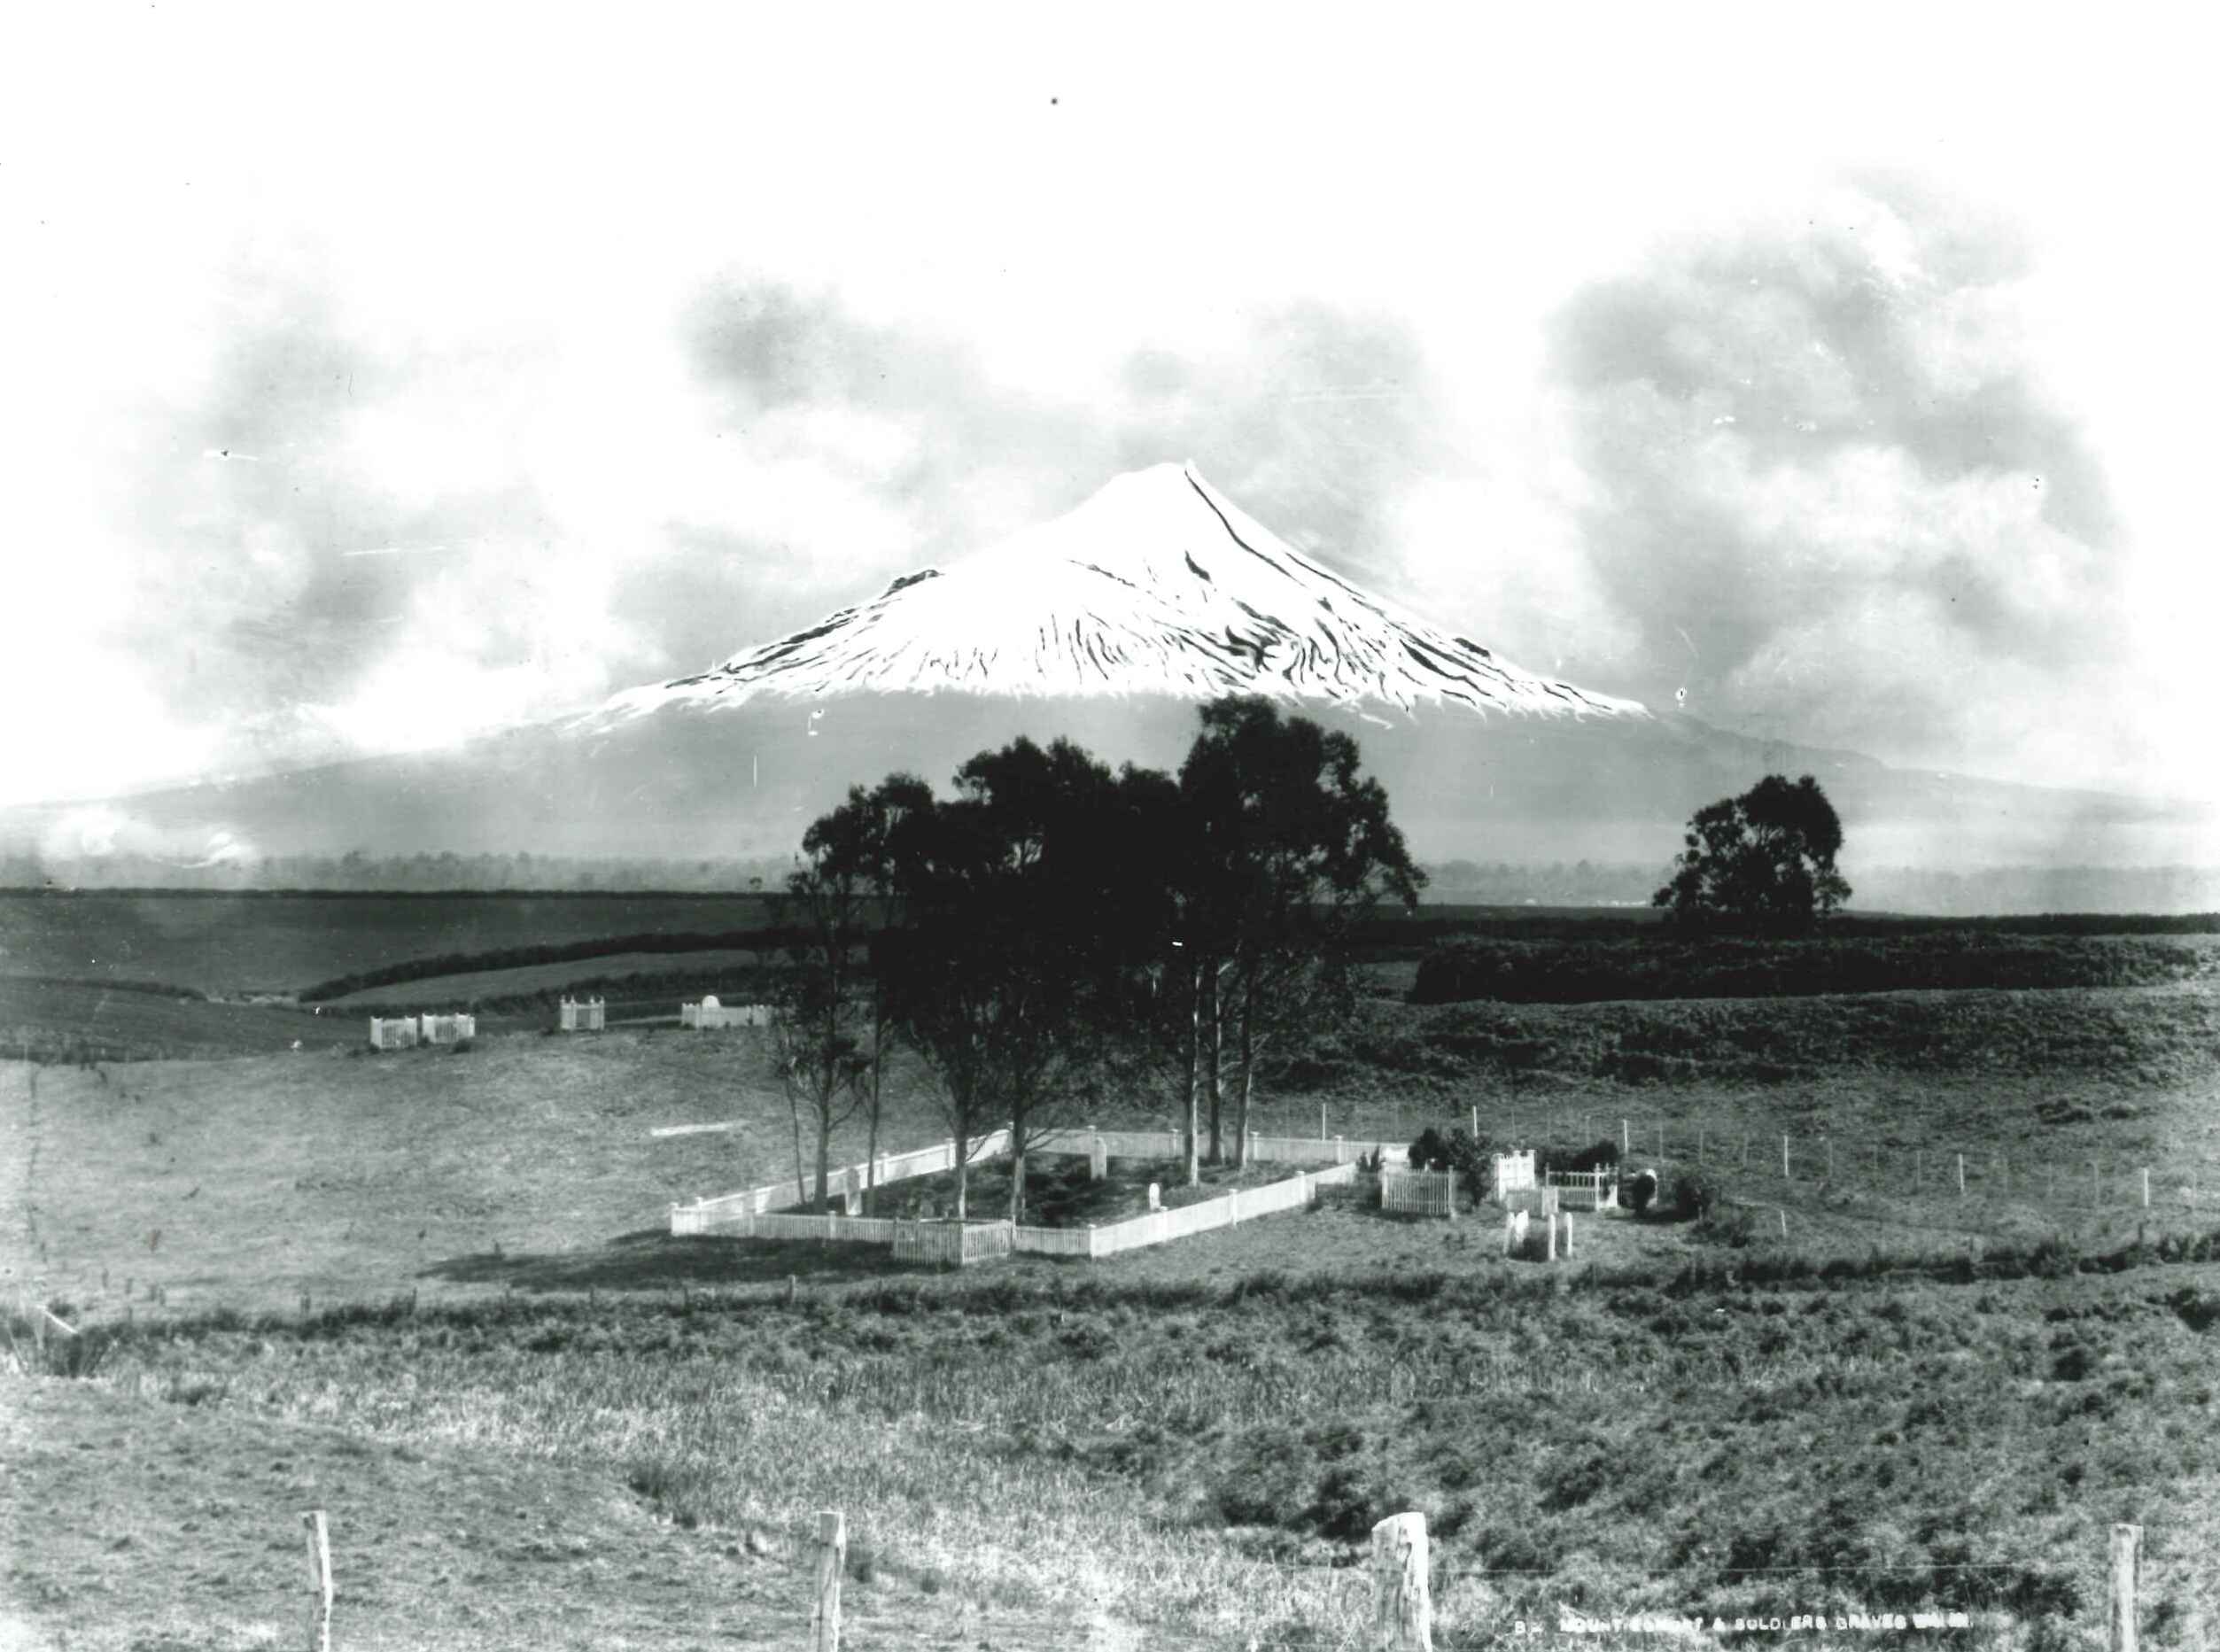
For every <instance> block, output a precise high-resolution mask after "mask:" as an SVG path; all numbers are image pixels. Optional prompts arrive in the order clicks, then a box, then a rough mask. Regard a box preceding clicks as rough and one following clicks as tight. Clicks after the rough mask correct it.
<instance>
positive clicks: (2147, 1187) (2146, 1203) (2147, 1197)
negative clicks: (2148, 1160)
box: [2143, 1165, 2151, 1210]
mask: <svg viewBox="0 0 2220 1652" xmlns="http://www.w3.org/2000/svg"><path fill="white" fill-rule="evenodd" d="M2150 1207H2151V1167H2149V1166H2148V1165H2146V1166H2144V1167H2143V1208H2144V1209H2145V1210H2148V1209H2150Z"/></svg>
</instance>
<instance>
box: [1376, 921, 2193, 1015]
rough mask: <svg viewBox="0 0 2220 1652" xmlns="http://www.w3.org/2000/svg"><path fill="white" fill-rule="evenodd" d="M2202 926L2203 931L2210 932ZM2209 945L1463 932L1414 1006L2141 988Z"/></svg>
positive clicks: (2186, 970) (1925, 935)
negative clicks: (1544, 936) (1540, 936)
mask: <svg viewBox="0 0 2220 1652" xmlns="http://www.w3.org/2000/svg"><path fill="white" fill-rule="evenodd" d="M2209 927H2210V926H2209V925H2208V928H2209ZM2216 963H2220V953H2216V952H2215V951H2214V950H2212V949H2210V948H2208V947H2200V946H2197V945H2194V944H2192V943H2186V942H2180V941H2171V940H2165V939H2161V938H2157V937H2153V936H2123V935H2090V934H2049V935H2013V934H2007V933H2000V932H1999V931H1997V930H1993V929H1989V930H1976V929H1972V928H1970V927H1956V928H1952V929H1921V928H1911V927H1907V928H1906V929H1903V930H1900V931H1899V932H1898V933H1895V934H1888V933H1881V932H1876V931H1869V932H1867V933H1864V934H1856V933H1851V934H1844V933H1839V932H1833V931H1830V933H1829V934H1828V935H1823V936H1818V937H1814V938H1812V939H1807V940H1794V941H1780V940H1765V941H1758V940H1743V939H1726V938H1721V939H1713V940H1705V941H1693V942H1677V941H1667V940H1665V939H1662V938H1659V937H1654V936H1653V937H1650V938H1647V939H1639V940H1637V939H1633V938H1620V939H1589V940H1565V939H1552V940H1508V939H1501V938H1494V937H1477V936H1466V937H1459V938H1456V939H1453V940H1448V941H1444V942H1441V943H1440V944H1439V945H1438V946H1437V947H1436V948H1435V949H1434V950H1432V952H1430V953H1429V954H1428V955H1427V956H1426V957H1425V958H1423V959H1421V960H1420V962H1419V966H1418V975H1417V981H1416V983H1415V984H1414V985H1413V987H1412V989H1411V993H1410V997H1411V1001H1412V1002H1413V1003H1415V1004H1454V1003H1460V1002H1465V1001H1469V1000H1473V999H1494V1000H1496V1001H1498V1002H1504V1003H1520V1004H1587V1003H1595V1002H1599V1001H1603V1000H1610V999H1622V998H1758V997H1784V996H1785V997H1803V996H1809V995H1812V994H1816V993H1832V992H1902V991H1911V990H1962V989H1970V988H2056V987H2149V986H2161V985H2164V984H2167V983H2169V982H2172V981H2187V980H2191V979H2193V978H2195V977H2196V976H2198V975H2201V974H2203V973H2208V971H2210V970H2211V969H2212V968H2213V967H2214V966H2215V965H2216Z"/></svg>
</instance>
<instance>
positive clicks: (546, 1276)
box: [417, 1228, 929, 1291]
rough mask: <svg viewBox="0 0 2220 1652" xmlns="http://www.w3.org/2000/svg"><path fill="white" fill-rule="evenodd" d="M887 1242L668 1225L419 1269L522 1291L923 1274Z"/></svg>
mask: <svg viewBox="0 0 2220 1652" xmlns="http://www.w3.org/2000/svg"><path fill="white" fill-rule="evenodd" d="M926 1271H929V1270H926V1269H920V1268H915V1267H912V1266H911V1265H909V1264H907V1263H897V1261H896V1260H894V1257H893V1254H892V1253H891V1252H890V1251H889V1249H888V1248H887V1247H886V1246H885V1245H853V1244H837V1245H835V1244H827V1243H826V1242H825V1241H823V1240H820V1239H727V1238H718V1237H713V1236H708V1237H696V1236H690V1235H689V1236H687V1237H672V1236H671V1235H670V1234H668V1233H665V1232H664V1231H663V1230H661V1229H656V1228H646V1229H640V1231H638V1232H636V1233H626V1234H620V1235H619V1236H618V1237H616V1238H614V1239H611V1240H609V1242H608V1243H607V1244H605V1245H598V1246H595V1247H594V1248H593V1249H590V1250H578V1251H514V1252H502V1253H477V1254H476V1255H471V1256H454V1257H449V1258H448V1259H447V1260H445V1261H442V1262H435V1263H434V1264H433V1265H432V1266H431V1267H430V1268H424V1269H423V1270H421V1271H420V1272H419V1273H418V1274H417V1277H418V1278H420V1279H439V1280H444V1281H446V1283H447V1284H461V1285H507V1286H511V1287H513V1288H515V1289H516V1290H519V1291H587V1290H594V1291H661V1290H671V1289H675V1288H676V1287H678V1286H680V1285H745V1284H784V1283H785V1282H786V1281H787V1280H788V1279H795V1280H799V1281H801V1282H803V1283H804V1284H842V1283H846V1282H848V1281H850V1280H858V1279H883V1278H888V1277H890V1276H917V1275H919V1274H920V1273H922V1272H926Z"/></svg>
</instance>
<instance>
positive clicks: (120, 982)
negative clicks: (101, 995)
mask: <svg viewBox="0 0 2220 1652" xmlns="http://www.w3.org/2000/svg"><path fill="white" fill-rule="evenodd" d="M6 979H8V980H12V981H35V982H36V983H38V984H39V985H40V986H44V987H97V988H99V989H101V990H102V991H103V992H137V993H144V994H145V995H146V996H147V997H151V998H178V999H182V1000H185V1001H188V1002H190V1003H193V1004H206V1003H207V1001H208V995H207V994H206V993H205V992H203V991H201V990H200V989H198V988H197V987H178V986H173V985H171V984H170V983H169V982H168V981H133V980H130V979H128V977H120V976H113V975H14V976H9V977H6Z"/></svg>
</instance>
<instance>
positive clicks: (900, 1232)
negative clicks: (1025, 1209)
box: [892, 1221, 1016, 1268]
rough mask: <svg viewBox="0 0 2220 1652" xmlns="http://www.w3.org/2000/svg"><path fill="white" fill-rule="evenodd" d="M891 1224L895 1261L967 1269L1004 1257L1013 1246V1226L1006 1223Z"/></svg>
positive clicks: (1014, 1234)
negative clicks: (975, 1264) (928, 1263)
mask: <svg viewBox="0 0 2220 1652" xmlns="http://www.w3.org/2000/svg"><path fill="white" fill-rule="evenodd" d="M892 1226H893V1228H894V1239H893V1244H894V1254H895V1260H897V1261H904V1262H931V1263H933V1264H935V1265H936V1266H940V1267H953V1268H968V1267H970V1266H971V1264H972V1263H974V1262H984V1261H990V1260H993V1259H994V1258H996V1257H997V1256H1007V1255H1009V1254H1010V1253H1011V1251H1012V1249H1013V1247H1014V1245H1015V1236H1016V1229H1014V1228H1013V1224H1011V1223H1009V1222H953V1221H951V1222H895V1223H893V1224H892Z"/></svg>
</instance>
